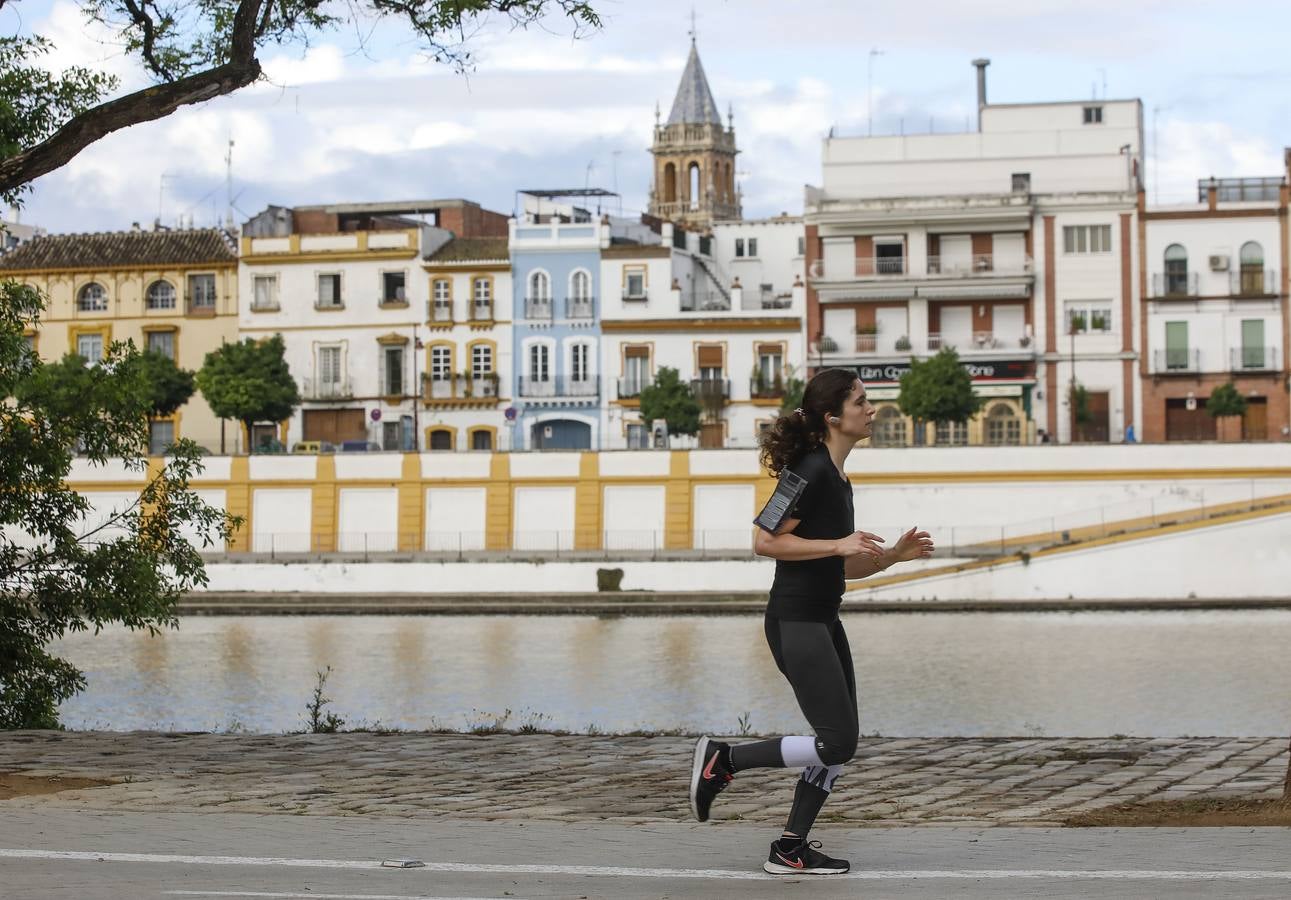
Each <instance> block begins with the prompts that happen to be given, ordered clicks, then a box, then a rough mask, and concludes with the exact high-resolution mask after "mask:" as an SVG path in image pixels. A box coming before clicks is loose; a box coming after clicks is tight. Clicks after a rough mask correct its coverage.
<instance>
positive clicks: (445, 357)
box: [430, 344, 453, 381]
mask: <svg viewBox="0 0 1291 900" xmlns="http://www.w3.org/2000/svg"><path fill="white" fill-rule="evenodd" d="M452 377H453V350H452V348H451V347H445V346H444V345H443V344H439V345H436V346H434V347H431V348H430V380H431V381H448V380H449V379H450V378H452Z"/></svg>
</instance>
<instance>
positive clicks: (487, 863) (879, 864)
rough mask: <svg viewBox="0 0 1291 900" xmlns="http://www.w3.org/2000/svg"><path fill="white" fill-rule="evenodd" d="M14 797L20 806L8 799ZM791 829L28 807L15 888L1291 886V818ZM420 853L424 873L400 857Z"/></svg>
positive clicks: (1040, 889)
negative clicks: (796, 848) (773, 859)
mask: <svg viewBox="0 0 1291 900" xmlns="http://www.w3.org/2000/svg"><path fill="white" fill-rule="evenodd" d="M0 808H3V804H0ZM773 837H775V829H769V830H768V829H766V828H762V827H753V826H748V825H742V824H740V823H730V822H727V823H720V824H717V823H715V824H711V825H698V824H672V823H667V824H662V825H656V826H625V825H613V824H605V825H592V824H577V825H573V824H568V825H562V824H558V823H548V822H542V823H524V822H523V821H522V820H513V821H510V822H506V823H491V822H460V823H455V822H448V821H445V820H443V819H435V820H418V819H391V818H374V817H371V816H361V817H359V816H354V817H347V818H330V817H323V816H289V815H264V816H257V815H246V814H226V813H136V812H87V811H72V810H54V809H10V810H4V814H3V816H0V896H2V897H4V898H6V900H28V898H42V900H43V898H67V900H72V898H76V900H87V898H88V900H99V898H102V900H127V898H128V900H152V898H157V900H161V898H167V900H168V898H198V900H202V898H206V900H217V898H235V897H236V898H264V900H286V898H306V897H308V898H315V900H320V898H321V900H413V898H425V900H429V898H435V900H446V898H486V897H487V898H538V897H570V898H589V900H590V898H598V897H615V898H620V897H621V898H678V897H703V898H710V897H712V898H728V897H729V898H736V897H739V898H760V897H767V898H771V897H776V898H779V897H785V896H804V897H805V896H810V897H812V898H813V900H815V898H844V897H846V898H849V900H851V898H857V897H866V898H876V897H902V898H905V897H909V898H944V897H956V898H961V897H962V898H999V897H1082V898H1107V897H1164V896H1168V897H1171V898H1176V897H1177V898H1192V897H1196V898H1202V897H1206V898H1210V897H1219V896H1222V897H1225V898H1257V897H1258V898H1265V897H1267V898H1286V897H1289V896H1291V828H1250V829H1248V828H1228V829H1163V828H1140V829H1043V828H990V829H970V828H949V827H935V826H925V827H913V828H898V829H887V828H884V829H879V828H874V829H847V828H822V829H820V830H818V831H817V832H813V837H814V838H818V839H821V840H823V841H824V842H825V849H826V850H827V851H829V852H830V853H831V854H833V855H836V856H843V857H846V858H849V859H850V860H851V861H852V872H851V873H850V874H848V875H844V876H830V877H825V876H819V877H815V878H806V877H797V878H789V879H784V878H776V877H773V876H769V875H765V874H763V873H762V871H761V864H762V861H763V859H764V858H765V855H766V852H767V845H768V842H769V841H770V840H771V839H772V838H773ZM399 857H410V858H415V859H419V860H421V861H423V862H425V863H426V865H425V866H424V867H421V868H406V869H395V868H384V867H382V866H381V861H382V860H385V859H392V858H399Z"/></svg>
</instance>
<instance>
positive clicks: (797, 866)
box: [762, 838, 851, 875]
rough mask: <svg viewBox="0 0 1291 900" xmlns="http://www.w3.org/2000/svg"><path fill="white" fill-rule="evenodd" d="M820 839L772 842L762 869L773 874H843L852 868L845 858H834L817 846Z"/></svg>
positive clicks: (785, 839)
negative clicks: (769, 852)
mask: <svg viewBox="0 0 1291 900" xmlns="http://www.w3.org/2000/svg"><path fill="white" fill-rule="evenodd" d="M819 846H820V841H804V840H800V839H797V838H781V839H780V840H778V841H772V842H771V854H770V855H769V856H768V857H767V861H766V862H764V863H763V864H762V869H763V870H764V871H766V872H770V873H771V874H772V875H842V874H843V873H844V872H846V871H847V870H848V869H850V868H851V864H850V863H848V861H847V860H845V859H834V858H832V857H829V856H826V855H825V854H823V853H821V852H820V851H819V850H817V849H816V848H817V847H819Z"/></svg>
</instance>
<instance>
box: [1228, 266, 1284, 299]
mask: <svg viewBox="0 0 1291 900" xmlns="http://www.w3.org/2000/svg"><path fill="white" fill-rule="evenodd" d="M1228 291H1229V293H1230V294H1232V295H1233V296H1234V297H1276V296H1277V295H1278V293H1279V285H1278V272H1277V269H1255V268H1249V269H1248V268H1247V267H1245V266H1243V267H1242V269H1241V271H1239V272H1229V273H1228Z"/></svg>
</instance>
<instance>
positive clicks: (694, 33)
mask: <svg viewBox="0 0 1291 900" xmlns="http://www.w3.org/2000/svg"><path fill="white" fill-rule="evenodd" d="M697 35H698V32H697V31H696V30H695V4H693V3H692V4H691V5H690V42H691V43H692V44H693V43H695V37H696V36H697Z"/></svg>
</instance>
